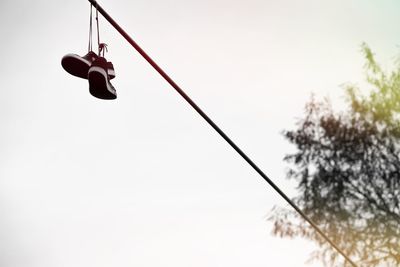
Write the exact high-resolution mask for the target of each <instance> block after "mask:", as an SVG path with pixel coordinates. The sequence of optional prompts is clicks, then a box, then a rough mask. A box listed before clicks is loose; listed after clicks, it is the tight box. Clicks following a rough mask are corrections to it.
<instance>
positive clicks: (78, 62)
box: [61, 51, 98, 79]
mask: <svg viewBox="0 0 400 267" xmlns="http://www.w3.org/2000/svg"><path fill="white" fill-rule="evenodd" d="M97 58H98V56H97V55H96V53H94V52H93V51H89V53H87V54H86V55H84V56H83V57H81V56H78V55H76V54H67V55H65V56H64V57H63V58H62V59H61V65H62V66H63V68H64V69H65V70H66V71H67V72H68V73H69V74H72V75H74V76H77V77H80V78H83V79H87V77H88V71H89V68H90V66H91V65H92V63H93V62H94V61H95V60H96V59H97Z"/></svg>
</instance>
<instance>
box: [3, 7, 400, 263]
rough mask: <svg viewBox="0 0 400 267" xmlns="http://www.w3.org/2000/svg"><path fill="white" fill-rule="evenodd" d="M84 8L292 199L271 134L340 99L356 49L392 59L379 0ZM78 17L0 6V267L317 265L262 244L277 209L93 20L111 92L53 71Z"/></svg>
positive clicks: (83, 23)
mask: <svg viewBox="0 0 400 267" xmlns="http://www.w3.org/2000/svg"><path fill="white" fill-rule="evenodd" d="M99 3H100V4H101V5H102V6H103V7H104V8H105V9H106V10H107V11H108V12H109V14H111V15H112V16H113V17H114V18H115V19H116V20H117V21H118V22H119V23H120V25H121V26H122V27H124V28H125V30H126V31H127V32H128V33H129V34H130V35H131V36H132V37H133V38H134V39H135V40H136V41H137V42H138V43H139V44H140V45H141V46H142V47H143V48H144V49H145V51H147V52H148V53H149V54H150V55H151V56H152V57H153V58H154V59H155V61H156V62H158V63H159V65H160V66H161V67H163V68H164V69H165V70H166V71H167V73H169V74H170V76H171V77H172V78H173V79H175V80H176V82H177V83H178V84H179V85H181V86H182V87H183V88H184V90H185V91H186V92H187V93H188V94H189V95H190V96H191V97H192V98H193V99H194V100H195V101H196V102H197V103H198V104H199V105H200V107H202V108H203V109H204V110H205V111H206V113H208V114H209V115H210V117H211V118H213V119H214V121H215V122H216V123H217V124H219V125H220V126H221V128H222V129H224V130H225V131H226V132H227V133H228V135H229V136H231V137H232V139H233V140H234V141H236V142H237V143H238V144H239V146H240V147H241V148H242V149H243V150H244V151H245V152H247V153H248V155H250V157H251V158H252V159H254V161H255V162H257V163H258V164H259V166H260V167H261V168H262V169H263V170H264V171H265V172H266V173H267V174H268V175H269V176H270V177H271V178H272V179H273V180H274V181H275V182H276V183H277V184H278V185H280V186H282V189H283V190H284V191H285V192H287V193H288V194H289V195H291V196H294V195H295V193H296V191H295V188H294V186H295V184H293V183H289V182H288V181H287V180H285V179H284V177H285V168H286V167H287V164H286V163H284V162H283V161H282V158H283V156H284V155H285V154H286V153H289V152H291V151H293V147H292V146H291V145H290V144H288V143H287V142H286V141H285V140H284V139H283V137H282V135H281V134H280V133H281V131H282V130H283V129H291V128H294V123H295V118H296V117H300V116H301V112H302V109H303V106H304V104H305V101H306V100H307V99H308V98H309V96H310V93H311V92H315V93H316V95H317V96H320V97H323V96H327V95H329V96H330V97H332V98H333V100H334V103H338V104H340V103H341V102H342V100H343V99H342V98H341V96H342V95H343V94H342V90H341V89H340V85H341V84H343V83H346V82H357V83H360V82H362V72H363V71H362V67H363V58H362V55H361V53H360V44H361V43H362V42H366V43H368V44H369V45H370V46H371V48H372V49H373V50H374V51H375V52H376V53H377V55H378V59H380V61H381V62H383V64H384V65H385V66H390V62H392V59H393V58H394V57H395V56H396V55H397V54H398V52H399V51H398V50H399V48H398V45H399V44H400V29H399V26H398V25H400V16H399V7H400V5H399V4H398V3H397V1H394V0H393V1H389V0H384V1H365V0H358V1H348V0H336V1H320V0H318V1H317V0H313V1H311V0H310V1H295V0H291V1H289V0H282V1H266V0H263V1H262V0H248V1H243V0H242V1H238V0H230V1H228V0H214V1H211V0H203V1H183V0H163V1H161V0H148V1H128V0H114V1H111V0H102V1H100V2H99ZM88 11H89V4H88V2H87V1H84V0H79V1H78V0H70V1H59V0H53V1H50V0H36V1H27V0H21V1H11V0H2V1H1V2H0V36H2V38H1V48H2V49H1V51H0V58H1V59H2V64H0V73H1V76H0V77H2V89H1V91H2V97H1V98H0V122H1V125H2V127H1V131H0V266H2V267H3V266H4V267H50V266H51V267H88V266H93V267H106V266H107V267H109V266H119V267H124V266H141V267H156V266H157V267H159V266H166V267H168V266H171V267H172V266H173V267H187V266H190V267H198V266H199V267H200V266H201V267H204V266H210V267H224V266H230V267H239V266H255V267H257V266H260V267H261V266H263V267H264V266H289V267H290V266H320V264H319V263H315V264H314V265H306V263H305V262H306V261H307V259H308V257H309V254H310V252H311V251H312V248H313V246H312V244H311V243H309V242H307V241H302V240H290V239H280V238H277V237H273V236H271V235H270V231H271V224H270V223H269V222H266V220H265V217H266V215H267V214H268V212H269V211H270V210H271V209H272V207H273V206H275V205H279V206H285V203H284V202H283V201H282V200H281V199H280V198H279V197H278V196H277V194H276V193H275V192H274V191H272V190H271V189H270V188H269V187H268V185H267V184H266V183H265V182H264V181H263V180H262V179H261V178H260V177H259V176H258V175H257V174H256V173H255V172H254V171H253V170H252V169H251V168H250V167H249V166H248V165H247V164H246V163H245V162H244V161H243V160H242V159H241V158H239V156H238V155H237V154H236V153H235V152H234V151H233V150H232V149H231V148H230V147H229V146H228V145H227V144H226V143H224V141H223V140H222V139H221V138H220V137H219V136H218V135H217V134H216V133H215V132H214V131H213V130H212V129H211V128H210V127H209V126H208V125H207V124H206V123H205V122H204V121H203V120H202V118H201V117H200V116H198V115H197V114H196V113H195V112H194V111H193V110H192V109H191V108H190V107H189V106H188V105H187V104H186V103H185V102H184V101H183V100H182V99H181V97H180V96H179V95H178V94H177V93H175V92H174V91H173V90H172V89H171V88H170V86H169V85H168V84H167V83H166V82H164V80H162V78H161V77H159V76H158V74H157V73H156V72H155V71H153V70H152V68H151V67H150V66H149V65H148V64H147V63H146V62H145V61H144V60H143V59H142V58H141V57H140V56H139V55H138V54H137V53H136V52H135V51H133V50H132V48H131V47H130V46H129V45H128V44H127V43H126V42H125V40H123V39H122V38H121V37H120V36H119V34H118V33H117V32H116V31H115V30H114V29H112V28H111V26H110V25H108V24H107V22H105V20H104V19H102V18H101V20H100V23H101V30H102V32H101V34H102V41H104V42H106V43H108V44H109V51H110V52H109V54H108V56H107V58H108V59H109V60H111V61H112V62H113V63H114V65H115V69H116V73H117V77H116V78H115V80H113V84H114V86H115V88H116V89H117V92H118V99H117V100H116V101H101V100H98V99H95V98H93V97H92V96H91V95H90V94H89V92H88V84H87V81H85V80H82V79H79V78H75V77H73V76H70V75H69V74H67V73H66V72H65V71H64V70H63V69H62V67H61V64H60V60H61V58H62V56H63V55H64V54H67V53H77V54H80V55H84V54H85V53H86V49H87V35H88V18H89V17H88V14H89V13H88Z"/></svg>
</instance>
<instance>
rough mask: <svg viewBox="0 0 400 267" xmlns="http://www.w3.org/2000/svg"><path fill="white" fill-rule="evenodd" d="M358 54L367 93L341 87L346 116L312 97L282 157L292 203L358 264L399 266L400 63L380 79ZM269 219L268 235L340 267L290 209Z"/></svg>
mask: <svg viewBox="0 0 400 267" xmlns="http://www.w3.org/2000/svg"><path fill="white" fill-rule="evenodd" d="M363 53H364V55H365V58H366V66H365V69H366V78H367V82H368V84H369V85H371V88H372V89H371V91H370V93H369V94H368V95H366V96H364V95H362V94H361V93H360V91H359V89H358V87H357V86H354V85H348V86H346V87H345V93H346V97H347V98H346V103H347V104H348V106H347V110H346V112H335V111H334V110H333V109H332V107H331V104H330V103H329V100H325V101H317V100H315V98H314V97H312V98H311V100H310V101H309V102H308V103H307V104H306V107H305V116H304V118H302V119H300V120H299V121H298V123H297V129H295V130H290V131H285V132H284V133H283V134H284V137H285V138H286V139H287V140H288V141H289V142H290V143H292V144H294V145H295V146H296V148H297V149H296V152H295V153H293V154H289V155H287V156H286V157H285V160H286V161H287V162H289V163H291V169H290V170H289V171H288V178H289V179H294V180H295V181H296V183H297V188H298V192H299V193H298V195H297V196H296V197H295V198H294V199H293V200H294V202H295V203H296V204H297V205H299V206H300V207H301V208H302V210H303V211H304V212H305V213H306V214H307V215H308V216H309V217H310V218H311V219H312V220H313V221H314V222H315V223H316V224H317V225H319V227H320V228H321V229H322V230H323V231H324V232H325V233H326V234H327V235H328V236H329V238H331V239H332V240H333V241H334V242H335V243H336V244H337V245H338V246H339V247H340V248H341V249H343V250H344V251H345V253H346V254H347V255H349V256H350V257H351V258H352V259H353V260H354V261H355V262H357V263H358V264H359V265H360V266H400V64H398V65H397V66H396V69H395V70H394V71H392V72H390V73H386V72H385V71H384V70H382V68H381V67H380V66H379V64H377V63H376V61H375V58H374V56H373V53H372V52H371V50H370V49H369V47H368V46H366V45H365V44H364V45H363ZM269 219H270V220H271V221H273V222H274V228H273V233H274V234H275V235H278V236H281V237H297V236H300V237H304V238H306V239H310V240H313V241H315V242H316V243H317V244H318V245H319V248H318V250H317V251H315V252H314V253H313V254H312V259H319V260H321V261H323V262H324V265H325V266H343V261H342V259H341V257H340V256H339V255H338V254H337V253H336V252H335V251H334V250H333V248H331V247H330V245H329V244H328V243H326V242H324V240H323V239H322V238H321V237H320V236H319V235H318V234H317V233H316V232H315V231H314V230H313V229H312V228H311V227H310V226H309V225H308V224H307V223H306V222H305V221H303V220H301V219H300V218H299V217H298V216H297V214H296V213H295V212H294V211H291V210H288V209H283V208H276V207H275V208H274V209H273V211H272V212H271V217H270V218H269Z"/></svg>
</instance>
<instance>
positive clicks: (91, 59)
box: [61, 51, 117, 99]
mask: <svg viewBox="0 0 400 267" xmlns="http://www.w3.org/2000/svg"><path fill="white" fill-rule="evenodd" d="M61 65H62V66H63V68H64V69H65V70H66V71H67V72H68V73H69V74H71V75H74V76H77V77H80V78H83V79H88V80H89V92H90V94H91V95H92V96H94V97H97V98H100V99H116V98H117V93H116V91H115V88H114V86H112V84H111V82H110V80H111V79H113V78H115V71H114V66H113V64H112V63H111V62H108V61H107V60H106V59H105V58H104V57H100V56H98V55H97V54H96V53H94V52H93V51H89V53H87V54H86V55H85V56H83V57H81V56H78V55H76V54H67V55H65V56H64V57H63V58H62V60H61Z"/></svg>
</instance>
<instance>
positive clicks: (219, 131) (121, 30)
mask: <svg viewBox="0 0 400 267" xmlns="http://www.w3.org/2000/svg"><path fill="white" fill-rule="evenodd" d="M88 1H89V2H90V3H91V4H93V5H94V6H95V7H96V9H97V10H98V11H99V12H100V14H102V15H103V17H104V18H105V19H106V20H107V21H108V22H109V23H110V24H111V25H112V26H113V27H114V28H115V29H116V30H117V31H118V32H119V33H120V34H121V35H122V36H123V37H124V38H125V40H127V41H128V42H129V43H130V44H131V45H132V46H133V48H135V50H136V51H137V52H139V54H140V55H142V57H143V58H144V59H145V60H146V61H147V62H148V63H149V64H150V65H151V66H152V67H153V68H154V69H155V70H156V71H157V72H158V73H159V74H160V75H161V76H162V77H163V78H164V79H165V80H166V81H167V82H168V83H169V84H170V85H171V86H172V87H173V88H174V89H175V90H176V91H177V92H178V93H179V94H180V95H181V96H182V97H183V98H184V99H185V100H186V101H187V102H188V103H189V105H191V106H192V107H193V108H194V109H195V110H196V111H197V113H199V114H200V116H201V117H203V119H204V120H206V121H207V122H208V124H210V125H211V127H212V128H214V130H215V131H217V132H218V134H219V135H220V136H221V137H222V138H223V139H224V140H225V141H226V142H227V143H228V144H229V145H230V146H231V147H232V148H233V149H234V150H235V151H236V152H237V153H238V154H239V155H240V156H242V158H243V159H244V160H245V161H246V162H247V163H248V164H249V165H250V166H251V167H253V169H254V170H255V171H256V172H257V173H258V174H259V175H260V176H261V177H262V178H264V180H265V181H266V182H267V183H268V184H269V185H270V186H271V187H272V188H273V189H274V190H275V191H276V192H277V193H278V194H279V195H280V196H281V197H282V198H283V199H284V200H286V202H287V203H288V204H289V205H290V206H292V208H294V209H295V210H296V211H297V212H298V213H299V214H300V215H301V217H303V218H304V220H306V221H307V222H308V223H309V224H310V225H311V226H312V227H313V228H314V229H315V230H316V231H317V232H318V233H319V234H320V235H321V236H322V237H323V238H324V239H325V240H326V241H327V242H328V243H329V244H330V245H331V246H332V247H333V248H334V249H336V251H337V252H338V253H340V254H341V255H342V256H343V257H344V258H345V260H346V261H347V262H349V263H350V264H351V265H352V266H353V267H358V266H357V265H356V264H355V263H354V262H353V261H352V260H351V259H350V257H349V256H347V255H346V253H345V252H344V251H342V250H341V249H340V248H339V247H338V246H337V245H336V244H335V243H334V242H333V241H332V240H331V239H330V238H329V237H328V236H326V235H325V233H324V232H322V230H321V229H320V228H319V227H318V226H317V225H316V224H315V223H314V222H313V221H312V220H311V219H310V218H309V217H308V216H307V215H306V214H305V213H303V211H302V210H301V209H300V208H299V207H298V206H297V205H296V204H295V203H294V202H293V201H292V200H291V199H290V198H289V197H288V196H287V195H286V194H285V193H284V192H283V191H282V190H281V189H280V188H279V187H278V186H277V185H276V184H275V183H274V182H273V181H272V180H271V179H270V178H269V177H268V176H267V175H266V174H265V173H264V172H263V171H262V170H261V169H260V168H259V167H258V166H257V165H256V164H255V163H254V162H253V161H252V160H251V159H250V158H249V157H248V156H247V155H246V154H245V153H244V152H243V151H242V150H241V149H240V148H239V147H238V146H237V145H236V144H235V143H234V142H233V141H232V140H231V139H230V138H229V137H228V136H227V135H226V134H225V133H224V131H222V130H221V129H220V128H219V127H218V126H217V125H216V124H215V123H214V122H213V121H212V120H211V119H210V118H209V117H208V116H207V114H206V113H204V111H203V110H201V109H200V107H199V106H197V104H196V103H195V102H194V101H193V100H192V99H191V98H190V97H189V96H188V95H187V94H186V93H185V92H184V91H183V90H182V89H181V88H180V87H179V86H178V85H177V84H176V83H175V82H174V80H172V78H171V77H169V76H168V74H167V73H165V71H164V70H163V69H162V68H161V67H160V66H158V65H157V63H156V62H154V60H153V59H152V58H151V57H150V56H149V55H148V54H147V53H146V52H145V51H144V50H143V49H142V48H141V47H140V46H139V45H138V44H137V43H136V42H135V41H134V40H133V39H132V38H131V37H130V36H129V35H128V34H127V33H126V32H125V31H124V30H123V29H122V28H121V27H120V26H119V25H118V24H117V23H116V22H115V20H114V19H113V18H112V17H111V16H110V15H108V13H107V12H106V11H105V10H104V9H103V8H102V7H101V6H100V5H99V4H98V3H97V2H96V1H95V0H88Z"/></svg>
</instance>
